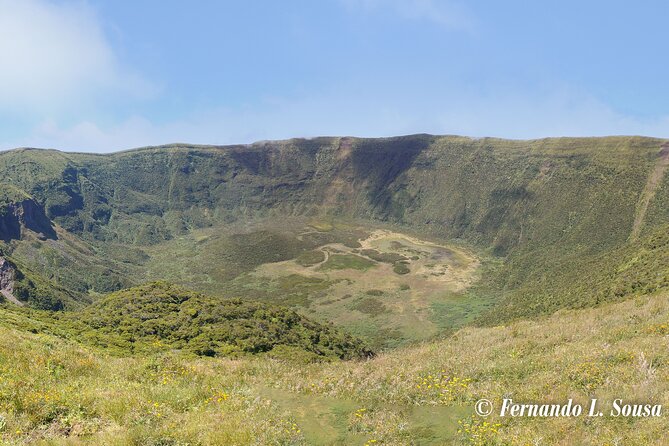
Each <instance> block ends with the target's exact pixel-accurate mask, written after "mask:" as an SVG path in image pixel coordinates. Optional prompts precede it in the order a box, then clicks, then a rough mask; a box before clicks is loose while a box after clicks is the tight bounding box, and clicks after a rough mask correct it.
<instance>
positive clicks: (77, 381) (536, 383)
mask: <svg viewBox="0 0 669 446" xmlns="http://www.w3.org/2000/svg"><path fill="white" fill-rule="evenodd" d="M668 297H669V296H668V295H667V294H666V293H665V294H656V295H653V296H646V297H639V298H635V299H631V300H628V301H626V302H622V303H617V304H607V305H605V306H602V307H599V308H595V309H585V310H579V311H562V312H559V313H557V314H555V315H553V316H550V317H547V318H544V319H541V320H539V321H530V322H528V321H522V322H516V323H513V324H511V325H509V326H506V327H492V328H466V329H462V330H460V331H458V332H457V333H455V334H454V335H453V336H452V337H451V338H449V339H446V340H444V341H441V342H433V343H429V344H425V345H423V346H414V347H410V348H403V349H399V350H396V351H394V352H391V353H387V354H384V355H381V356H380V357H378V358H375V359H373V360H371V361H366V362H346V363H339V362H338V363H333V364H322V363H321V364H312V365H307V366H305V365H303V364H301V365H294V364H291V363H287V362H283V361H278V360H269V359H267V358H264V359H262V360H260V359H238V360H226V359H189V358H188V357H183V356H179V355H174V354H158V355H144V356H141V355H140V356H135V357H132V358H117V357H109V356H107V355H106V354H105V353H104V352H101V351H97V350H89V349H86V348H83V347H79V346H76V345H74V344H71V343H69V342H66V341H63V340H59V339H56V338H53V337H51V336H47V335H34V334H30V333H27V332H19V331H16V330H14V329H11V328H7V318H3V319H2V320H3V322H2V326H1V327H0V370H2V379H1V380H0V412H1V415H2V417H3V418H2V421H1V423H2V431H1V432H2V437H3V441H5V442H6V443H8V444H27V443H30V444H37V443H38V442H39V440H40V439H45V441H46V439H48V443H46V444H110V445H113V444H117V445H127V444H143V445H148V444H151V445H158V444H161V445H164V444H190V445H217V444H218V445H234V444H239V445H245V444H284V445H301V444H316V445H318V444H332V445H334V444H339V445H351V444H360V445H363V444H375V443H369V441H370V440H376V444H386V445H405V444H406V445H409V444H424V445H429V444H435V445H436V444H452V443H453V444H478V445H483V444H486V445H512V444H518V445H525V444H555V445H573V444H583V445H590V444H592V445H595V444H596V445H601V444H625V445H660V444H663V441H664V440H663V438H664V434H665V432H666V430H667V428H668V427H669V426H668V424H667V421H666V417H661V418H655V419H627V420H625V421H624V422H621V420H620V419H614V418H610V417H607V416H605V417H601V418H596V419H590V420H588V419H585V418H577V419H531V420H528V419H508V418H506V419H496V418H495V417H494V416H493V417H492V418H490V419H487V421H488V422H489V423H490V424H488V425H483V424H482V421H483V420H481V419H479V418H476V417H473V418H472V417H471V416H470V414H471V407H472V405H473V402H474V401H476V400H477V399H479V398H482V397H485V398H489V399H491V400H492V401H494V402H495V403H497V404H499V401H500V400H501V398H502V396H506V397H511V398H513V399H514V400H516V401H522V402H535V401H554V402H562V401H565V400H566V399H568V398H573V399H574V400H576V401H578V402H586V400H589V398H591V397H596V398H599V400H600V401H601V402H602V403H603V404H610V402H611V401H612V400H613V399H614V398H623V399H625V400H629V401H636V402H656V403H661V404H666V402H667V400H668V399H669V386H668V384H667V383H668V382H669V367H668V366H667V364H669V355H668V353H667V349H666V342H665V341H666V335H667V334H669V329H668V328H667V326H668V325H667V324H668V323H669V299H667V298H668ZM458 420H459V421H460V422H461V423H462V424H461V425H458V423H457V421H458ZM458 426H463V427H461V429H462V431H461V432H458V431H457V430H458ZM472 432H473V433H475V434H476V436H473V435H472V434H471V433H472Z"/></svg>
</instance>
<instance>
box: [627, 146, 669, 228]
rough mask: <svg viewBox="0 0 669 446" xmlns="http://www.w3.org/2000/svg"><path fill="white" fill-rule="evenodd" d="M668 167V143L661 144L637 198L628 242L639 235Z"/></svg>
mask: <svg viewBox="0 0 669 446" xmlns="http://www.w3.org/2000/svg"><path fill="white" fill-rule="evenodd" d="M668 166H669V142H667V143H664V144H662V147H661V148H660V158H659V159H658V160H657V163H655V168H654V169H653V171H652V172H651V173H650V175H649V176H648V181H647V182H646V186H645V187H644V188H643V191H642V192H641V196H640V197H639V202H638V203H637V209H636V215H635V216H634V225H633V226H632V234H630V240H632V241H635V240H637V239H638V238H639V234H640V233H641V229H642V228H643V223H644V220H645V218H646V212H648V205H649V204H650V201H651V200H652V199H653V197H654V196H655V192H656V191H657V188H658V187H659V186H660V183H661V182H662V179H663V178H664V174H665V172H666V170H667V167H668Z"/></svg>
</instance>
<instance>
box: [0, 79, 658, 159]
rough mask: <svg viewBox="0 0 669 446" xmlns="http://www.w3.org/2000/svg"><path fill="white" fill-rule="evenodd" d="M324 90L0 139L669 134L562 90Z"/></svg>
mask: <svg viewBox="0 0 669 446" xmlns="http://www.w3.org/2000/svg"><path fill="white" fill-rule="evenodd" d="M345 90H346V89H344V90H332V91H329V92H325V93H320V94H313V95H306V96H304V97H302V98H293V99H292V100H287V99H277V98H273V99H272V100H271V101H266V102H265V103H263V104H259V105H257V106H255V107H247V108H239V109H224V108H221V109H211V110H208V111H206V112H201V113H197V114H192V115H189V116H185V117H182V118H180V119H177V120H173V121H170V122H164V123H156V122H152V121H150V120H149V119H146V118H144V117H140V116H135V117H132V118H129V119H127V120H125V121H123V122H120V123H117V124H111V125H100V124H98V123H94V122H91V121H83V122H80V123H78V124H76V125H73V126H60V125H59V124H58V123H57V122H55V121H52V120H47V121H44V122H43V123H42V124H40V125H39V126H38V127H36V128H35V129H33V132H32V135H31V136H30V137H29V138H25V139H22V140H21V141H14V143H13V144H2V145H0V149H8V148H13V147H17V146H30V147H45V148H57V149H60V150H69V151H72V150H76V151H87V152H90V151H94V152H110V151H118V150H123V149H129V148H133V147H140V146H146V145H159V144H166V143H173V142H184V143H197V144H237V143H250V142H254V141H258V140H265V139H285V138H292V137H311V136H328V135H329V136H343V135H347V136H349V135H350V136H368V137H372V136H394V135H402V134H409V133H423V132H424V133H433V134H460V135H466V136H475V137H483V136H497V137H502V138H520V139H529V138H542V137H550V136H604V135H645V136H655V137H669V116H660V117H655V118H648V119H645V118H638V117H633V116H630V115H626V114H624V113H620V112H617V111H615V110H613V109H611V108H610V107H608V106H607V105H606V104H604V103H602V102H600V101H598V100H597V99H596V98H593V97H591V96H588V95H587V94H585V93H583V92H580V91H576V90H572V89H569V88H553V89H547V90H546V91H544V92H539V93H537V92H534V93H529V92H526V91H523V90H522V89H517V90H514V89H507V90H506V91H502V89H501V88H500V89H497V90H495V92H494V93H492V94H489V95H484V94H482V93H480V92H463V91H458V92H454V91H451V92H445V91H444V92H435V93H434V95H433V96H432V97H430V98H422V101H421V100H420V99H421V98H418V99H417V102H416V103H413V104H409V103H407V102H405V101H403V100H402V99H398V98H394V97H393V96H392V95H390V94H383V92H382V91H379V92H376V93H372V94H366V93H359V94H358V95H357V96H355V97H352V96H351V94H350V92H349V93H348V94H346V91H345Z"/></svg>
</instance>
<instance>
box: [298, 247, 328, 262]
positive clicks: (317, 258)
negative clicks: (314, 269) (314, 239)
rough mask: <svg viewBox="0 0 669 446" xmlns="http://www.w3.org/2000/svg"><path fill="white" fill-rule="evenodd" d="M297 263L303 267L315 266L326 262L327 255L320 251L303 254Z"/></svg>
mask: <svg viewBox="0 0 669 446" xmlns="http://www.w3.org/2000/svg"><path fill="white" fill-rule="evenodd" d="M295 261H296V262H297V263H298V264H299V265H301V266H314V265H317V264H319V263H322V262H324V261H325V253H324V252H323V251H320V250H319V251H307V252H303V253H302V254H300V255H299V256H297V258H296V259H295Z"/></svg>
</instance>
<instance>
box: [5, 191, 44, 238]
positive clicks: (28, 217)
mask: <svg viewBox="0 0 669 446" xmlns="http://www.w3.org/2000/svg"><path fill="white" fill-rule="evenodd" d="M26 230H28V231H31V232H33V233H35V234H36V236H37V237H38V238H40V239H43V240H44V239H55V238H57V236H56V231H55V230H54V228H53V225H52V223H51V220H49V218H48V217H47V216H46V214H45V213H44V207H42V206H40V205H39V204H38V203H37V202H36V201H35V200H32V199H25V200H22V201H18V202H13V203H8V204H6V205H5V206H4V207H3V208H0V240H4V241H5V242H8V241H10V240H18V239H20V238H21V237H22V235H24V233H25V231H26Z"/></svg>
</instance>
